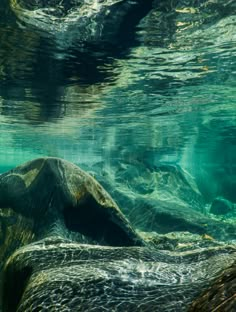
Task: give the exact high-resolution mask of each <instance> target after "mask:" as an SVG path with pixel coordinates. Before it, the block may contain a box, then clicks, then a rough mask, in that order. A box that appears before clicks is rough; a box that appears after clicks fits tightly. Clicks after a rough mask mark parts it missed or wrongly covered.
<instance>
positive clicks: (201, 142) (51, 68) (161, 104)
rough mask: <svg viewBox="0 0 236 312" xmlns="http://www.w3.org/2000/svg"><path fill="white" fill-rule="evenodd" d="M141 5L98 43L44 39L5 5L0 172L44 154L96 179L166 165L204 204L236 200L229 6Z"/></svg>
mask: <svg viewBox="0 0 236 312" xmlns="http://www.w3.org/2000/svg"><path fill="white" fill-rule="evenodd" d="M151 2H152V9H151ZM12 3H15V4H16V3H19V1H18V2H16V1H12ZM22 3H23V2H21V4H22ZM63 3H64V2H63ZM140 3H141V2H140ZM148 3H149V4H148V5H147V6H145V10H143V12H140V7H139V9H137V10H136V13H135V14H136V15H135V16H136V17H135V18H136V20H135V21H136V24H135V25H136V26H135V25H134V23H133V24H132V25H131V24H129V23H127V22H125V23H126V24H125V25H126V26H127V25H129V26H130V28H127V34H126V31H124V27H123V28H120V30H121V29H122V33H121V34H122V35H120V36H119V38H118V37H114V38H113V40H111V41H110V42H109V44H107V42H106V43H105V42H101V41H99V44H96V42H95V41H93V42H91V41H90V42H87V41H86V40H85V41H83V40H82V41H81V40H80V39H78V38H77V40H73V42H72V41H70V40H69V41H70V42H68V41H67V40H66V38H65V36H64V37H63V36H62V37H60V36H59V37H57V36H53V35H52V34H51V33H50V31H49V29H48V27H49V25H51V24H50V22H51V21H50V19H47V20H46V21H47V23H48V24H47V27H46V28H43V30H42V29H41V30H40V29H35V27H32V23H29V20H26V21H23V22H22V20H21V19H20V18H19V15H17V14H16V12H15V10H12V9H11V8H10V5H9V3H8V4H7V2H6V1H4V2H2V4H1V13H2V16H3V19H1V22H0V36H1V47H0V122H1V124H0V127H1V136H0V144H1V148H0V160H1V161H0V163H1V169H0V170H1V171H4V170H5V169H6V168H9V167H14V166H15V165H17V164H19V163H22V162H24V161H26V160H28V159H31V158H33V157H37V156H41V155H49V156H59V157H63V158H66V159H68V160H70V161H73V162H75V163H77V164H78V163H79V164H81V163H82V166H83V165H84V166H85V167H86V166H90V165H91V166H92V165H93V164H98V167H97V168H96V169H94V172H95V174H97V175H100V174H101V171H102V169H103V168H105V167H110V168H111V169H110V170H113V169H112V168H113V167H114V166H116V164H117V162H122V161H126V160H129V161H130V162H132V161H133V162H134V163H135V162H136V160H137V159H138V160H141V161H142V163H145V164H148V165H152V166H155V165H156V164H159V163H163V162H164V163H170V164H180V165H181V166H182V167H183V168H185V169H187V170H188V171H189V172H190V173H191V174H192V175H193V176H194V177H195V178H196V181H197V183H198V186H199V188H200V190H201V192H203V193H204V195H205V197H206V198H207V200H209V201H211V200H212V199H213V198H214V197H215V196H218V195H222V196H225V197H227V198H228V199H230V200H232V201H235V200H236V199H235V196H234V194H233V189H234V186H235V170H236V169H235V165H234V164H235V156H234V155H236V153H235V144H234V137H235V130H236V129H235V117H236V114H235V109H234V104H235V92H234V89H235V81H236V80H235V73H236V65H235V64H236V60H235V58H236V49H235V46H236V45H235V43H236V37H235V34H236V32H235V28H236V18H235V13H236V8H235V3H234V1H201V2H196V1H150V2H148ZM31 6H32V3H31V2H30V3H28V7H27V9H28V10H32V11H34V10H33V9H32V7H31ZM150 9H151V10H150ZM71 10H72V11H73V9H71ZM72 11H71V12H72ZM102 12H103V13H104V11H102ZM122 12H124V11H122ZM125 12H128V11H125ZM49 13H50V10H49V11H48V12H47V14H49ZM54 13H55V12H54ZM103 13H102V14H103ZM122 14H123V13H122ZM125 14H126V13H125ZM122 16H124V15H122ZM141 17H142V18H141ZM30 18H32V16H30ZM58 18H60V19H61V17H58ZM30 21H31V22H32V19H30ZM99 21H100V20H99ZM101 21H102V20H101ZM113 21H114V20H112V23H113ZM63 22H64V23H65V24H64V26H66V23H67V21H65V20H63ZM60 23H62V20H60ZM36 26H37V25H36ZM36 28H37V27H36ZM76 29H77V28H76ZM77 30H78V29H77ZM77 30H76V31H77ZM76 31H75V32H74V34H75V33H76ZM108 33H109V31H108ZM131 33H132V36H131ZM109 36H110V33H109ZM109 36H108V37H109ZM131 37H132V38H131ZM109 38H111V37H109ZM118 39H119V40H118ZM108 41H109V40H108ZM222 151H223V152H222Z"/></svg>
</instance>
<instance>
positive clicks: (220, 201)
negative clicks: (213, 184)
mask: <svg viewBox="0 0 236 312" xmlns="http://www.w3.org/2000/svg"><path fill="white" fill-rule="evenodd" d="M233 211H234V204H233V203H231V202H230V201H229V200H227V199H225V198H222V197H217V198H215V199H214V200H213V202H212V204H211V208H210V212H211V213H213V214H215V215H225V214H227V213H230V212H233Z"/></svg>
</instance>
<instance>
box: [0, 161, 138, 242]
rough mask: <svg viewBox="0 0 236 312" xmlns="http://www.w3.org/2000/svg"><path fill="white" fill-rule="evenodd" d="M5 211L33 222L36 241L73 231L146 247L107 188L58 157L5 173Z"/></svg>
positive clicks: (1, 182)
mask: <svg viewBox="0 0 236 312" xmlns="http://www.w3.org/2000/svg"><path fill="white" fill-rule="evenodd" d="M0 208H1V211H2V215H4V212H5V213H6V214H7V215H8V217H10V216H12V217H13V216H15V218H16V216H17V217H18V216H20V217H21V218H24V219H25V220H30V222H31V224H32V226H31V227H32V229H31V231H32V232H33V235H34V237H35V240H37V239H39V238H42V237H45V236H46V235H49V234H50V235H53V234H55V233H56V234H60V235H61V236H62V237H63V235H67V232H68V231H71V232H72V233H74V235H75V236H76V237H77V240H79V241H80V240H83V242H84V241H87V242H92V241H95V242H98V243H102V244H105V245H115V246H130V245H131V246H133V245H136V244H137V245H140V244H142V242H141V239H140V238H139V237H138V235H137V234H136V233H135V231H134V230H133V228H132V227H131V225H130V224H129V222H128V220H127V219H126V218H125V216H124V215H123V214H122V212H121V211H120V209H119V208H118V206H117V205H116V203H115V202H114V201H113V200H112V198H111V197H110V196H109V194H108V193H107V192H106V191H105V190H104V189H103V188H102V186H101V185H100V184H99V183H98V182H97V181H96V180H95V179H94V178H93V177H92V176H91V175H89V174H87V173H86V172H84V171H83V170H81V169H80V168H79V167H77V166H75V165H73V164H71V163H69V162H67V161H64V160H61V159H58V158H39V159H36V160H33V161H30V162H28V163H26V164H24V165H21V166H19V167H17V168H15V169H13V170H11V171H9V172H6V173H4V174H2V175H0ZM9 211H11V213H10V214H9Z"/></svg>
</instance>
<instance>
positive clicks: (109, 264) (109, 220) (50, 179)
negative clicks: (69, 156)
mask: <svg viewBox="0 0 236 312" xmlns="http://www.w3.org/2000/svg"><path fill="white" fill-rule="evenodd" d="M138 213H140V214H141V215H142V212H141V211H139V212H138ZM142 218H143V219H145V218H146V214H145V213H144V214H143V215H142ZM0 229H1V237H0V292H1V297H0V298H1V299H0V310H1V306H2V311H3V312H8V311H18V312H21V311H22V312H23V311H24V312H28V311H32V310H37V311H44V310H56V311H62V312H65V311H91V310H93V311H99V312H100V311H107V310H109V311H159V310H160V311H163V312H178V311H187V309H188V308H189V307H190V306H191V304H192V302H193V301H194V300H196V298H198V297H200V295H201V293H202V291H203V290H207V288H209V287H210V285H212V283H214V281H215V279H217V278H218V277H219V276H220V275H221V272H222V271H224V270H228V268H229V267H231V266H232V265H233V263H234V262H235V261H236V247H235V246H234V245H229V244H224V243H222V242H221V243H219V242H216V241H215V240H213V239H212V238H210V239H209V236H207V235H203V236H202V237H201V236H199V235H196V234H195V235H193V234H190V233H179V234H178V233H172V234H168V235H159V234H157V233H155V232H154V233H148V232H147V230H146V232H140V231H137V228H135V229H133V227H132V226H131V224H130V222H129V221H128V220H127V219H126V217H125V216H124V215H123V213H122V212H121V211H120V209H119V208H118V206H117V205H116V203H115V202H114V201H113V199H112V198H111V197H110V196H109V195H108V193H107V192H106V191H105V190H104V189H103V188H102V186H101V185H100V184H99V183H98V182H96V180H95V179H94V178H93V177H92V176H90V175H88V174H87V173H86V172H84V171H83V170H81V169H80V168H79V167H77V166H75V165H73V164H70V163H68V162H66V161H64V160H61V159H57V158H40V159H36V160H33V161H31V162H28V163H26V164H24V165H22V166H19V167H17V168H15V169H13V170H11V171H9V172H6V173H4V174H2V175H0ZM149 232H150V231H149ZM227 283H228V282H227ZM227 285H228V284H227ZM227 287H228V286H227ZM13 289H14V296H12V291H13ZM226 289H229V288H226ZM217 291H218V290H217ZM220 291H221V290H219V293H220Z"/></svg>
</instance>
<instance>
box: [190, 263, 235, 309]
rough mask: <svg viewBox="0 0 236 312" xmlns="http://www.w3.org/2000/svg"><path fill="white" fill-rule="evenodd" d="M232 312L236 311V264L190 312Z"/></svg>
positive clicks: (219, 278) (196, 301)
mask: <svg viewBox="0 0 236 312" xmlns="http://www.w3.org/2000/svg"><path fill="white" fill-rule="evenodd" d="M209 308H210V311H221V312H232V311H235V310H236V262H235V263H234V264H233V265H232V266H231V267H230V268H227V269H226V270H224V271H223V272H222V273H221V275H220V276H219V277H218V278H217V279H216V280H215V281H214V282H213V283H212V285H211V286H210V287H209V288H208V289H207V290H206V291H205V292H204V293H203V294H202V295H201V296H200V297H199V298H198V299H196V300H195V301H194V303H193V304H192V306H191V308H190V309H189V312H197V311H203V312H204V311H209Z"/></svg>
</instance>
